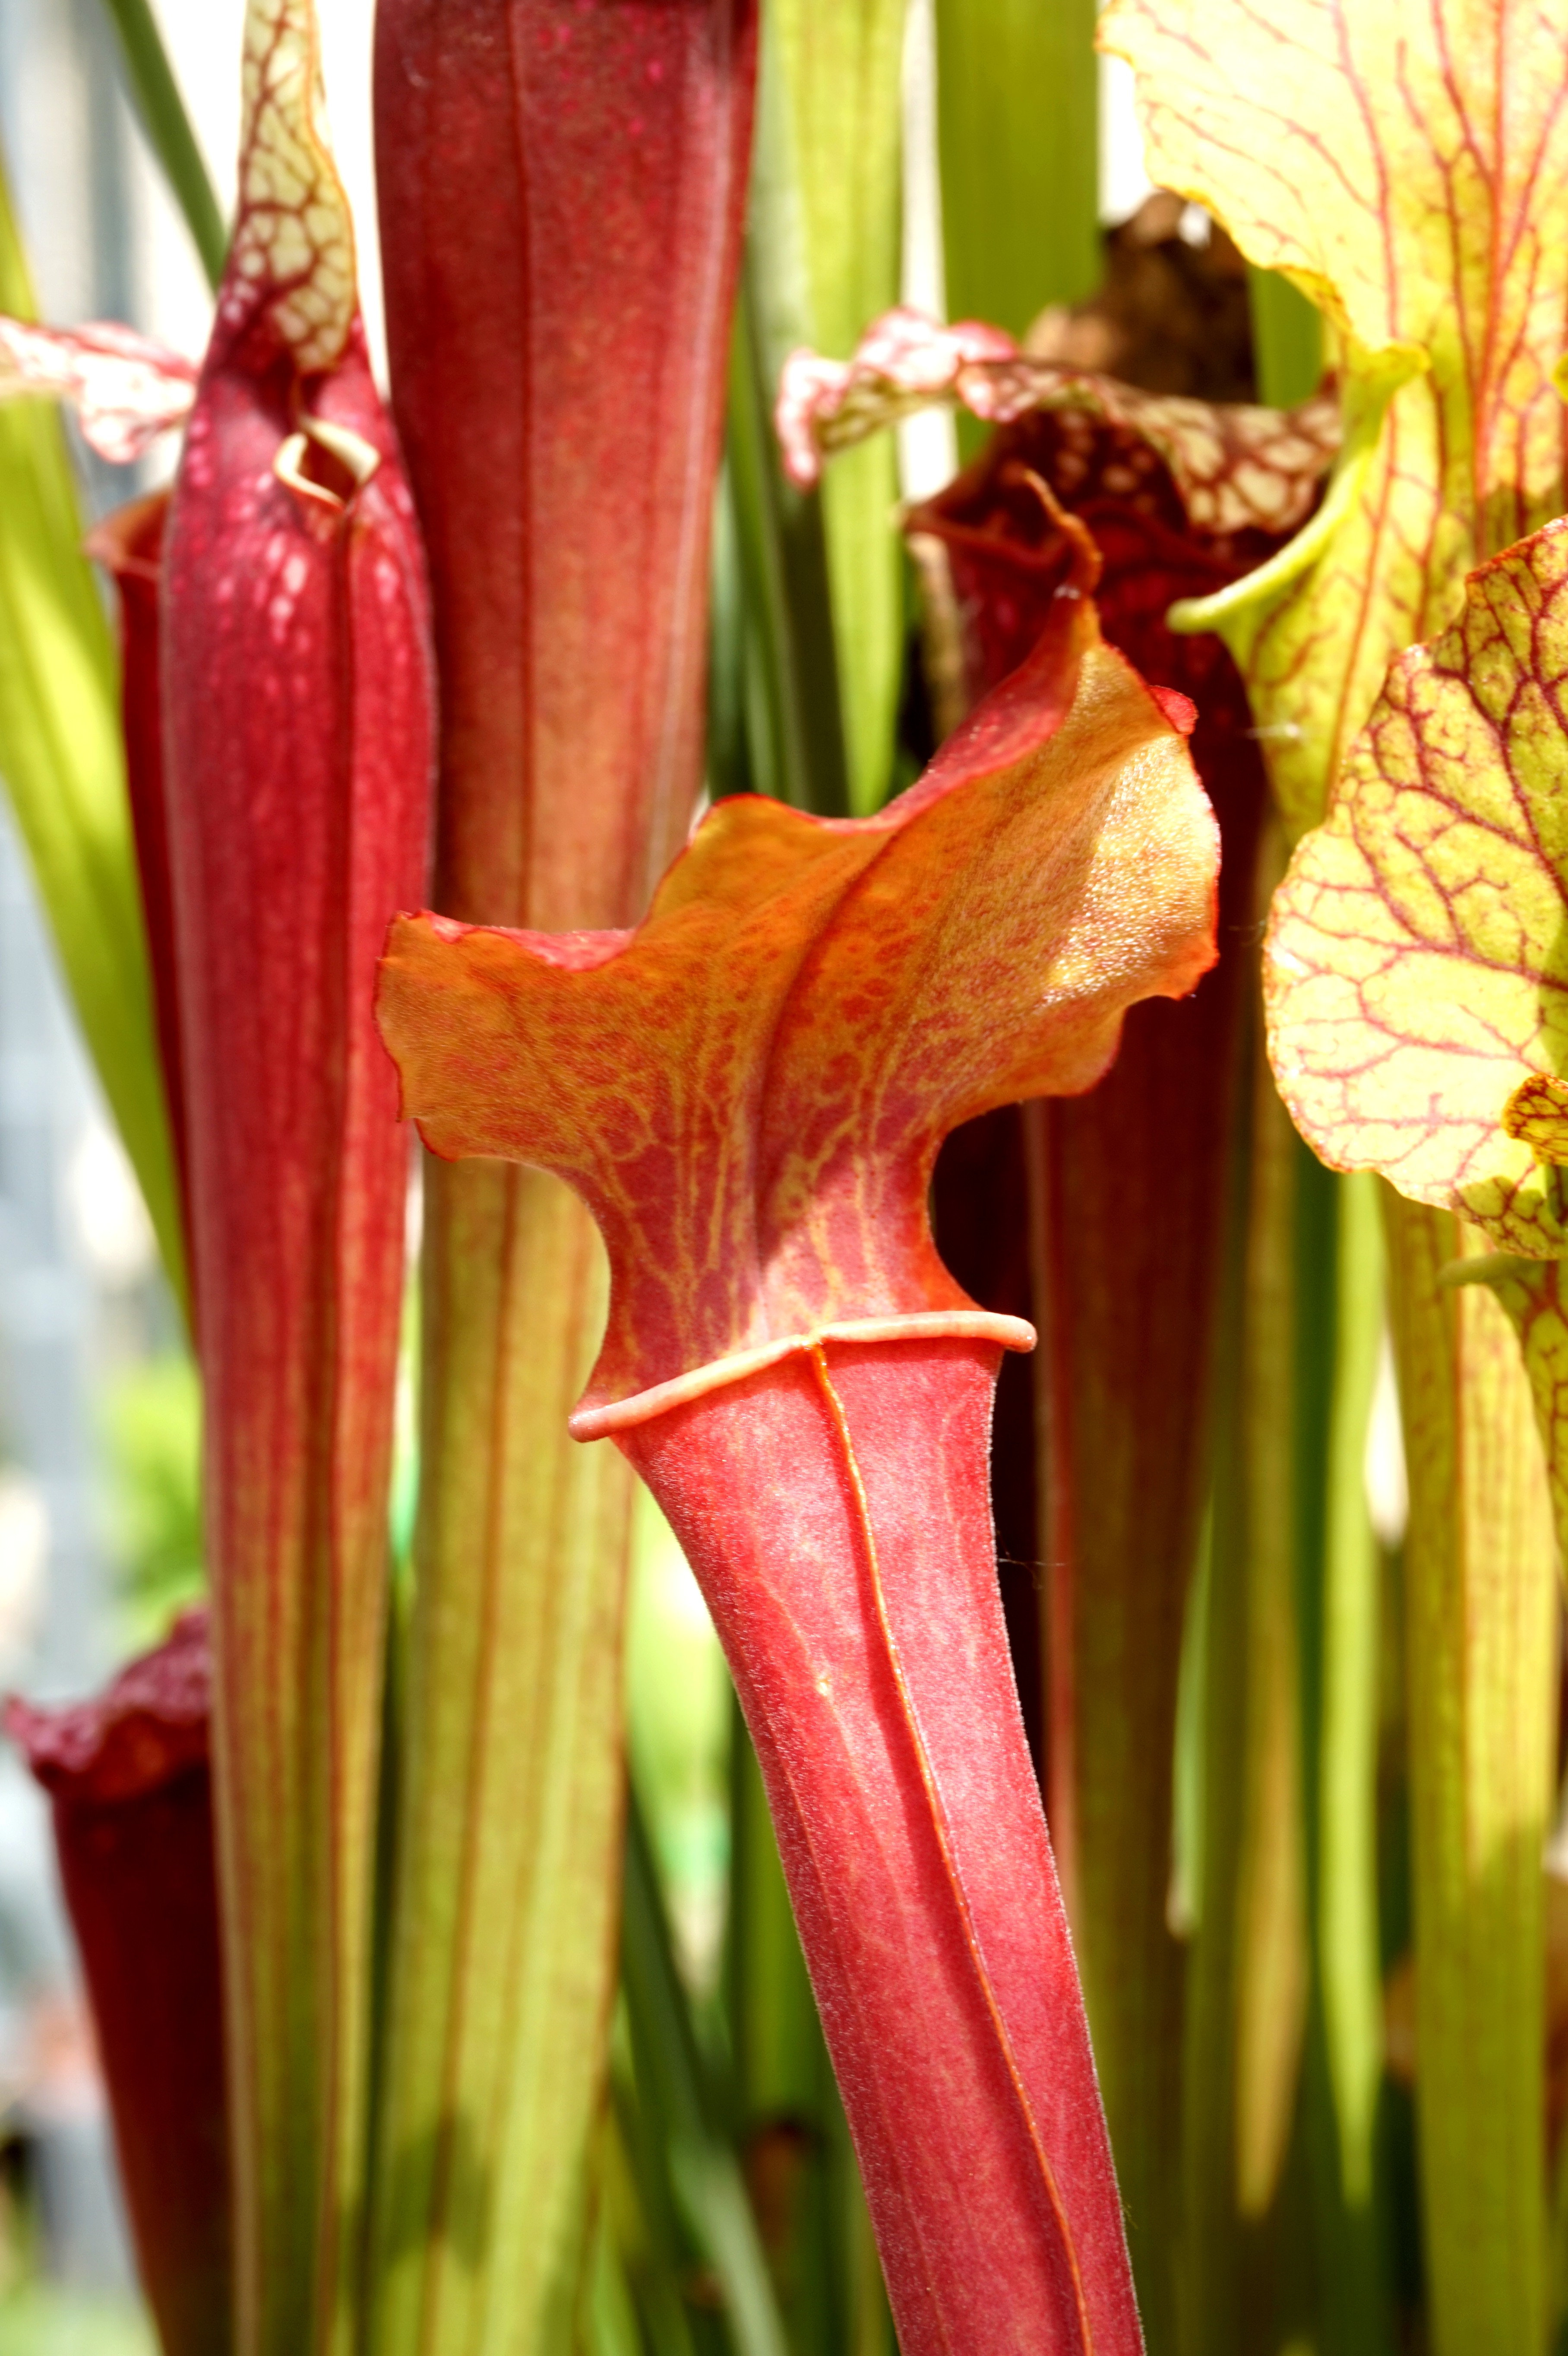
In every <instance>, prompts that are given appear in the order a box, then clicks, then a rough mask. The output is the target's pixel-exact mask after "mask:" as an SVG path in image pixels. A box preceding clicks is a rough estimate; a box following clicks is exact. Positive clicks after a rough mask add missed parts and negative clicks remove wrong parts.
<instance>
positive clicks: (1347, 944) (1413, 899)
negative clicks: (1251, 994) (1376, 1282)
mask: <svg viewBox="0 0 1568 2356" xmlns="http://www.w3.org/2000/svg"><path fill="white" fill-rule="evenodd" d="M1565 680H1568V522H1563V523H1556V524H1551V525H1548V526H1547V528H1546V529H1545V530H1543V531H1540V532H1537V533H1536V534H1535V535H1534V536H1533V537H1532V538H1531V539H1530V540H1527V541H1522V542H1521V543H1520V545H1519V546H1518V547H1517V548H1511V549H1509V550H1508V551H1507V552H1505V553H1504V554H1503V555H1501V556H1499V557H1496V558H1494V559H1493V560H1492V562H1490V563H1488V564H1485V565H1482V566H1481V567H1480V568H1479V569H1478V570H1477V571H1476V572H1475V573H1472V574H1471V576H1470V578H1469V581H1468V582H1467V584H1466V593H1465V603H1464V608H1463V611H1462V613H1461V615H1460V616H1459V619H1458V620H1457V622H1456V624H1455V625H1454V626H1453V628H1451V629H1450V630H1448V631H1446V632H1445V634H1444V636H1443V637H1440V638H1438V639H1436V640H1435V642H1434V643H1433V644H1432V645H1431V646H1427V647H1415V648H1412V649H1411V651H1410V652H1409V653H1408V654H1406V655H1405V656H1403V658H1402V659H1400V660H1399V661H1398V662H1397V663H1396V664H1395V665H1394V667H1393V669H1392V671H1391V672H1390V674H1389V679H1388V684H1387V686H1386V688H1385V690H1384V692H1383V694H1382V697H1381V700H1380V701H1379V703H1378V705H1377V708H1376V710H1375V711H1374V712H1373V713H1372V717H1371V721H1370V723H1368V725H1367V728H1366V730H1365V733H1364V734H1362V736H1361V738H1360V741H1359V743H1358V744H1356V746H1355V748H1354V750H1353V752H1352V754H1351V755H1350V758H1349V761H1348V763H1347V765H1346V768H1345V773H1344V776H1343V779H1342V780H1341V784H1340V788H1339V794H1338V796H1337V798H1336V800H1335V805H1334V809H1333V810H1332V812H1331V813H1330V815H1329V818H1328V822H1327V823H1326V824H1325V825H1323V826H1321V827H1319V828H1318V829H1317V831H1316V832H1315V833H1313V834H1311V835H1309V836H1308V838H1307V841H1305V842H1304V843H1303V844H1302V845H1301V847H1300V849H1299V850H1298V851H1297V852H1296V858H1295V860H1294V862H1292V865H1291V868H1290V872H1289V873H1288V875H1287V876H1286V878H1285V883H1283V884H1282V885H1281V887H1280V890H1279V892H1278V894H1276V896H1275V905H1274V915H1273V919H1272V922H1271V925H1270V928H1269V938H1268V947H1267V952H1266V969H1265V988H1266V992H1267V1000H1268V1012H1269V1033H1270V1037H1269V1052H1270V1055H1271V1057H1272V1059H1273V1063H1274V1068H1275V1077H1276V1079H1277V1080H1278V1082H1279V1087H1280V1093H1281V1094H1282V1096H1283V1097H1284V1098H1285V1103H1286V1104H1287V1105H1288V1106H1289V1108H1290V1111H1291V1114H1292V1117H1293V1118H1294V1119H1295V1121H1296V1126H1297V1127H1298V1128H1299V1129H1300V1130H1301V1131H1302V1134H1303V1135H1304V1136H1305V1137H1306V1138H1307V1140H1308V1141H1309V1142H1310V1143H1311V1144H1312V1145H1313V1146H1314V1147H1315V1148H1316V1149H1317V1152H1318V1153H1319V1154H1321V1156H1322V1157H1323V1159H1324V1160H1325V1161H1326V1162H1332V1163H1333V1164H1334V1165H1335V1167H1336V1168H1339V1169H1344V1170H1366V1169H1373V1170H1380V1171H1381V1173H1383V1175H1384V1176H1385V1177H1386V1178H1388V1179H1389V1180H1390V1181H1391V1182H1392V1183H1393V1184H1394V1185H1395V1186H1396V1187H1398V1189H1399V1191H1400V1192H1401V1194H1407V1195H1410V1196H1413V1198H1414V1199H1415V1200H1416V1201H1417V1202H1423V1203H1434V1204H1439V1205H1445V1206H1446V1207H1447V1208H1449V1209H1451V1210H1455V1211H1460V1212H1463V1213H1464V1214H1465V1215H1466V1216H1467V1217H1468V1218H1471V1219H1473V1220H1475V1222H1476V1223H1477V1226H1481V1227H1483V1228H1484V1229H1485V1230H1486V1232H1487V1233H1488V1235H1489V1236H1491V1237H1494V1238H1495V1239H1496V1241H1497V1242H1498V1243H1499V1244H1500V1245H1502V1246H1503V1247H1504V1248H1506V1249H1507V1250H1509V1251H1510V1252H1516V1253H1520V1254H1523V1255H1525V1256H1526V1257H1529V1258H1553V1257H1555V1256H1556V1255H1557V1254H1559V1253H1562V1252H1563V1251H1565V1250H1568V1196H1565V1194H1564V1190H1563V1179H1562V1177H1561V1176H1560V1175H1559V1169H1558V1165H1559V1163H1561V1162H1568V1087H1565V1086H1564V1085H1563V1074H1564V1073H1568V709H1565V706H1564V692H1565V691H1564V682H1565Z"/></svg>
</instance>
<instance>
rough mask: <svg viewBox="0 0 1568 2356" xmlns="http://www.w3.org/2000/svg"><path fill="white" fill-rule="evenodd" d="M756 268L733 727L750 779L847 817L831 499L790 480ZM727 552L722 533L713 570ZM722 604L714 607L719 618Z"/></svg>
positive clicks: (740, 339)
mask: <svg viewBox="0 0 1568 2356" xmlns="http://www.w3.org/2000/svg"><path fill="white" fill-rule="evenodd" d="M754 274H755V260H754V257H749V258H748V264H747V268H746V271H745V273H744V276H743V278H742V282H741V299H740V303H739V305H738V307H737V312H736V318H735V327H734V335H733V339H732V341H731V358H730V395H729V419H728V426H729V440H728V445H727V455H728V468H727V477H726V484H725V507H726V509H727V513H728V518H729V521H730V524H731V528H732V530H733V562H734V571H735V575H736V579H735V591H736V598H735V604H736V606H737V607H738V611H737V612H736V614H735V618H734V621H733V623H732V626H731V638H730V643H729V646H728V649H727V652H728V659H729V662H730V664H731V665H732V666H733V669H731V672H730V674H729V677H730V682H731V695H732V697H733V701H734V705H735V707H736V709H735V715H734V720H733V722H732V723H731V725H732V726H734V727H736V730H737V734H739V735H741V736H743V738H744V742H745V747H746V753H747V758H748V774H747V776H746V779H745V783H746V784H747V785H748V786H749V787H752V788H753V789H754V790H755V791H757V792H759V793H767V794H773V795H776V796H777V798H779V799H780V800H781V801H786V802H793V803H794V804H795V808H796V809H809V810H815V811H816V813H817V815H818V816H819V817H823V818H838V817H846V816H848V809H849V786H848V775H847V773H846V769H845V756H844V733H843V722H842V717H841V714H840V710H839V698H838V671H837V656H836V653H835V648H834V634H833V620H832V608H831V605H830V601H829V592H828V583H827V548H826V544H825V541H824V538H823V528H822V505H821V501H820V500H819V499H817V498H803V497H802V496H801V494H800V493H799V492H798V491H797V490H795V488H794V487H792V486H791V485H790V484H788V483H787V482H785V480H784V469H783V467H782V466H781V465H780V463H779V455H778V446H777V444H776V442H775V440H774V438H773V425H772V421H771V418H770V416H769V413H768V410H769V404H768V399H767V389H766V374H765V370H766V359H765V355H764V351H763V341H762V335H761V331H760V328H759V326H758V318H757V313H758V304H757V301H756V298H755V296H754V295H753V293H752V278H753V276H754ZM725 554H726V549H725V541H724V537H723V535H722V533H720V535H718V537H717V544H716V548H715V570H716V572H717V570H718V567H719V565H720V562H722V561H723V559H724V556H725ZM722 611H723V607H722V605H716V607H715V612H716V616H717V615H718V614H719V613H720V612H722ZM731 789H733V788H731Z"/></svg>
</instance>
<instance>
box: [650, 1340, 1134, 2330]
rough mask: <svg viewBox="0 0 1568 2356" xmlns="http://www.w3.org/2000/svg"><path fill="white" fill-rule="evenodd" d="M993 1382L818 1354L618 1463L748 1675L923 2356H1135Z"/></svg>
mask: <svg viewBox="0 0 1568 2356" xmlns="http://www.w3.org/2000/svg"><path fill="white" fill-rule="evenodd" d="M997 1357H998V1353H997V1349H996V1347H995V1346H994V1345H993V1344H988V1343H986V1342H983V1341H978V1340H970V1339H961V1338H955V1339H939V1340H933V1341H918V1342H916V1341H910V1342H891V1343H882V1344H833V1343H828V1344H817V1345H816V1346H815V1347H814V1348H812V1349H811V1350H809V1351H807V1352H803V1353H800V1354H797V1355H794V1356H792V1357H790V1358H788V1359H785V1360H784V1361H783V1362H782V1363H780V1364H778V1365H773V1366H771V1367H768V1368H765V1369H764V1370H763V1371H761V1372H759V1373H756V1374H753V1375H751V1376H747V1377H745V1378H743V1379H742V1380H741V1381H738V1382H736V1383H734V1384H731V1385H729V1386H727V1387H724V1388H722V1389H720V1390H716V1391H712V1392H709V1393H708V1394H706V1395H705V1396H703V1397H701V1398H697V1399H694V1400H692V1401H691V1402H690V1403H689V1404H687V1405H684V1406H681V1407H677V1408H673V1409H670V1410H667V1412H665V1413H663V1414H661V1415H657V1416H655V1417H654V1418H652V1419H650V1420H648V1421H647V1422H645V1423H642V1424H639V1425H636V1426H635V1427H634V1428H633V1429H632V1430H629V1431H627V1432H626V1433H625V1434H624V1436H623V1438H622V1445H623V1446H624V1449H625V1451H626V1453H627V1454H628V1455H629V1456H630V1457H631V1459H632V1462H634V1463H635V1465H636V1467H637V1470H638V1471H639V1472H641V1473H642V1475H643V1477H644V1478H645V1480H646V1481H647V1483H648V1484H649V1486H650V1487H651V1488H652V1489H653V1491H654V1494H655V1495H656V1497H657V1498H658V1500H659V1502H660V1504H661V1505H663V1507H664V1509H665V1511H666V1513H667V1515H668V1516H669V1519H670V1521H671V1523H672V1525H673V1526H674V1528H675V1530H676V1533H677V1537H679V1538H680V1541H681V1544H682V1545H683V1547H685V1549H686V1552H687V1555H688V1559H689V1560H690V1562H691V1564H692V1566H693V1569H695V1571H696V1572H697V1575H698V1578H699V1580H700V1582H701V1584H702V1588H703V1591H704V1593H705V1595H706V1597H707V1599H708V1602H709V1608H710V1610H711V1611H712V1613H713V1616H714V1621H715V1623H716V1625H717V1627H718V1629H719V1633H720V1638H721V1639H722V1641H723V1644H724V1647H725V1651H726V1653H727V1655H729V1659H730V1663H731V1669H732V1671H733V1673H734V1676H735V1681H736V1687H737V1690H738V1691H739V1694H740V1697H741V1706H742V1708H743V1709H744V1711H745V1713H746V1719H747V1723H748V1725H749V1726H750V1728H751V1730H752V1740H753V1741H754V1742H755V1744H756V1749H757V1755H758V1758H759V1761H760V1762H761V1765H762V1771H763V1780H764V1783H765V1784H766V1786H767V1791H768V1797H769V1802H770V1805H771V1807H772V1810H773V1821H774V1825H775V1826H776V1828H777V1830H778V1835H779V1844H780V1849H781V1853H782V1856H783V1858H784V1871H785V1875H786V1878H787V1879H788V1881H789V1886H790V1894H791V1897H792V1900H793V1901H794V1905H795V1918H796V1921H797V1922H798V1924H799V1926H800V1931H801V1936H802V1940H803V1943H804V1945H805V1954H806V1960H807V1962H808V1964H809V1965H810V1968H811V1974H812V1980H813V1984H814V1986H815V1987H816V1995H817V2000H818V2004H819V2006H820V2008H821V2011H822V2017H823V2025H824V2028H825V2029H826V2032H827V2041H828V2045H829V2048H830V2050H831V2051H832V2055H833V2061H834V2067H835V2070H836V2072H837V2077H838V2083H839V2085H840V2088H841V2089H842V2092H843V2095H844V2101H845V2107H846V2109H847V2111H848V2117H849V2123H850V2127H851V2131H852V2133H853V2135H854V2137H855V2143H856V2147H857V2150H858V2151H859V2158H860V2165H861V2169H862V2172H863V2175H864V2178H865V2181H866V2189H867V2195H868V2198H869V2202H870V2207H871V2213H872V2218H873V2221H874V2222H875V2225H876V2229H877V2236H878V2242H879V2244H880V2250H881V2254H882V2263H883V2267H884V2270H885V2273H886V2276H887V2280H888V2287H889V2294H890V2297H891V2301H892V2306H893V2312H894V2317H895V2319H896V2322H897V2325H898V2329H899V2336H900V2344H901V2348H902V2349H903V2351H904V2356H936V2352H937V2351H943V2356H949V2351H951V2356H959V2351H962V2356H1025V2351H1028V2356H1088V2351H1098V2356H1129V2351H1136V2350H1138V2349H1140V2348H1141V2346H1142V2340H1141V2335H1140V2333H1139V2329H1138V2322H1137V2316H1136V2308H1135V2306H1134V2301H1133V2295H1132V2286H1131V2279H1130V2276H1129V2274H1128V2269H1127V2259H1126V2250H1125V2240H1124V2237H1123V2232H1122V2221H1121V2209H1120V2203H1119V2201H1118V2198H1117V2193H1116V2187H1115V2176H1114V2173H1113V2170H1112V2166H1111V2158H1110V2149H1109V2145H1108V2143H1107V2140H1106V2136H1105V2128H1104V2116H1103V2115H1102V2111H1101V2106H1100V2098H1099V2092H1098V2088H1097V2086H1096V2083H1095V2079H1094V2067H1093V2058H1092V2056H1091V2053H1090V2050H1089V2039H1088V2032H1087V2029H1086V2026H1085V2022H1084V2018H1083V1999H1082V1997H1081V1995H1080V1992H1079V1987H1078V1979H1077V1974H1076V1971H1075V1969H1074V1965H1073V1961H1072V1948H1071V1944H1070V1942H1069V1938H1068V1933H1067V1926H1066V1921H1065V1917H1064V1915H1063V1913H1062V1909H1061V1898H1060V1895H1059V1893H1058V1890H1057V1884H1056V1874H1055V1869H1054V1867H1053V1865H1052V1862H1051V1847H1050V1843H1049V1840H1048V1838H1047V1836H1046V1829H1045V1823H1044V1819H1043V1816H1042V1815H1041V1813H1040V1803H1039V1797H1038V1794H1037V1790H1036V1786H1035V1781H1034V1775H1033V1771H1032V1769H1031V1766H1030V1762H1029V1750H1028V1746H1027V1743H1026V1741H1025V1739H1024V1732H1023V1724H1022V1719H1021V1718H1020V1716H1019V1706H1018V1697H1017V1692H1016V1689H1015V1687H1014V1684H1013V1676H1012V1670H1011V1666H1010V1664H1009V1661H1008V1648H1007V1638H1006V1633H1005V1630H1004V1627H1003V1623H1002V1616H1001V1609H1000V1603H999V1600H998V1596H997V1581H996V1562H995V1553H994V1542H993V1537H992V1529H991V1520H990V1510H989V1502H988V1496H987V1447H988V1440H989V1428H990V1413H991V1398H992V1392H993V1388H994V1385H995V1380H996V1371H997Z"/></svg>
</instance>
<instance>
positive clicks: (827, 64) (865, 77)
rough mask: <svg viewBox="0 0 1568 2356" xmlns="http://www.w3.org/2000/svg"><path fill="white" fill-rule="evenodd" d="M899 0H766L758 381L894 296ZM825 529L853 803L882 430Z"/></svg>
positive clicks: (870, 738) (888, 568) (881, 550)
mask: <svg viewBox="0 0 1568 2356" xmlns="http://www.w3.org/2000/svg"><path fill="white" fill-rule="evenodd" d="M905 5H906V0H776V5H773V7H772V8H770V9H769V10H768V11H766V12H765V13H764V17H763V64H762V75H761V81H760V84H759V92H758V120H757V154H756V167H755V179H754V183H753V187H754V203H753V210H752V252H753V254H754V256H755V258H756V261H757V263H758V265H759V268H760V270H761V271H762V273H763V283H764V284H766V286H767V288H768V291H769V301H770V307H771V309H772V311H773V316H771V317H769V318H767V319H764V320H763V322H761V325H762V328H763V337H762V340H763V357H764V363H765V371H766V382H767V383H768V385H769V386H770V388H771V387H773V386H774V385H776V382H777V373H778V368H779V366H780V365H781V364H782V362H783V359H784V355H785V352H786V351H787V350H788V349H789V348H791V347H792V346H793V345H795V344H809V345H810V346H811V347H812V348H813V349H815V350H816V351H823V352H829V353H832V354H834V355H837V356H842V357H845V358H847V357H848V354H849V353H850V352H852V351H853V350H854V348H855V346H856V343H857V342H858V340H859V335H860V330H861V329H862V327H865V326H866V324H867V322H868V321H869V320H870V319H872V318H874V317H875V316H877V314H878V313H879V312H881V311H885V310H887V309H888V308H889V307H890V306H891V305H892V304H894V303H896V302H897V301H898V297H899V224H900V193H901V192H900V166H901V87H902V63H903V30H904V13H905ZM817 496H818V498H820V500H821V505H822V514H823V520H824V524H825V527H826V532H827V576H828V581H829V584H830V586H831V590H832V614H833V635H834V642H835V645H836V647H837V657H838V677H839V691H840V696H841V699H842V710H843V724H844V742H845V749H846V760H847V766H848V778H849V800H850V805H851V808H852V809H855V810H856V811H859V812H865V811H868V810H872V809H876V808H877V807H878V805H879V804H880V802H881V801H882V799H883V798H885V796H886V794H887V792H888V789H889V787H890V785H891V778H892V763H893V739H894V723H895V721H896V717H897V712H898V697H899V685H900V679H901V666H902V659H903V638H904V594H903V554H902V548H901V542H900V539H899V535H898V530H897V524H896V515H895V510H896V507H897V502H898V480H897V475H896V470H895V464H894V453H893V448H892V444H891V442H890V441H889V440H887V438H886V437H882V438H880V439H879V440H878V441H875V442H871V443H868V444H866V445H865V446H864V447H863V448H861V449H859V450H857V451H855V452H854V453H853V455H851V456H849V457H848V458H847V459H844V460H841V461H840V463H839V464H838V466H836V467H835V468H834V470H833V472H832V474H831V476H830V477H829V478H828V479H827V482H826V483H825V484H824V485H823V487H822V489H821V491H820V492H819V493H818V495H817Z"/></svg>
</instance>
